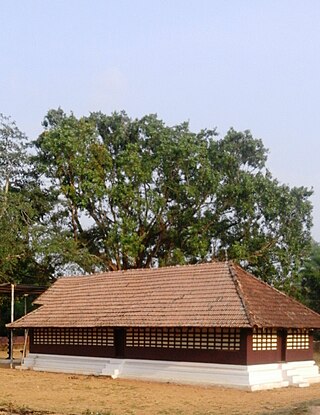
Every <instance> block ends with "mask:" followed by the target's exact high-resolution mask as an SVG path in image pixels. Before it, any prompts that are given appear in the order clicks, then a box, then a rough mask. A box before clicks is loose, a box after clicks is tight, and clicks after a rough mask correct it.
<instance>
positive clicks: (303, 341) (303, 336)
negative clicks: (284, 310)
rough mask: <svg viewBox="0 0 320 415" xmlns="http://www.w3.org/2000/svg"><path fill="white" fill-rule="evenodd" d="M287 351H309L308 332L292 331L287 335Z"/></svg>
mask: <svg viewBox="0 0 320 415" xmlns="http://www.w3.org/2000/svg"><path fill="white" fill-rule="evenodd" d="M287 349H288V350H294V349H309V333H308V330H302V329H291V330H288V334H287Z"/></svg>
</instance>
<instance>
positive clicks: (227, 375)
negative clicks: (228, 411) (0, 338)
mask: <svg viewBox="0 0 320 415" xmlns="http://www.w3.org/2000/svg"><path fill="white" fill-rule="evenodd" d="M23 368H25V369H33V370H39V371H48V372H64V373H77V374H86V375H104V376H111V377H112V378H124V379H141V380H155V381H158V382H159V381H160V382H161V381H163V382H173V383H187V384H199V385H223V386H228V387H235V388H243V389H249V390H252V391H255V390H262V389H273V388H281V387H285V386H289V385H294V386H300V387H304V386H308V385H309V384H310V383H314V382H320V375H319V368H318V366H317V365H316V364H315V362H314V361H313V360H308V361H303V362H290V363H271V364H262V365H248V366H245V365H226V364H216V363H194V362H172V361H161V360H138V359H113V358H95V357H81V356H64V355H45V354H33V353H30V354H29V355H28V357H27V358H26V359H25V361H24V364H23Z"/></svg>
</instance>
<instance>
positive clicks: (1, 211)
mask: <svg viewBox="0 0 320 415" xmlns="http://www.w3.org/2000/svg"><path fill="white" fill-rule="evenodd" d="M27 147H28V145H27V137H26V136H25V134H24V133H22V132H21V131H20V130H19V128H18V127H17V125H16V123H15V122H14V121H12V120H11V119H10V118H9V117H6V116H4V115H2V114H0V283H3V282H13V283H20V282H23V283H40V284H45V283H47V282H48V281H49V279H50V276H52V275H53V273H54V270H53V268H52V266H51V265H50V261H49V260H48V256H47V255H46V254H45V252H43V249H42V245H43V242H42V241H43V240H44V238H43V237H42V236H41V235H45V234H46V233H47V226H46V225H47V224H46V219H45V218H46V216H47V217H48V218H49V215H47V214H48V213H49V212H51V211H52V205H51V202H52V201H53V199H51V196H50V194H48V193H47V192H46V191H42V190H41V188H40V185H39V181H38V179H37V174H36V173H35V171H34V169H33V167H32V165H31V163H30V155H29V154H28V149H27ZM50 217H51V215H50Z"/></svg>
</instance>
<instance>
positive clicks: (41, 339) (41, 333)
mask: <svg viewBox="0 0 320 415" xmlns="http://www.w3.org/2000/svg"><path fill="white" fill-rule="evenodd" d="M33 343H34V344H61V345H72V346H113V345H114V339H113V329H111V328H104V327H103V328H100V327H98V328H70V329H69V328H63V329H62V328H40V329H34V334H33Z"/></svg>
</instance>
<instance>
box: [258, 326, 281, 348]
mask: <svg viewBox="0 0 320 415" xmlns="http://www.w3.org/2000/svg"><path fill="white" fill-rule="evenodd" d="M277 348H278V336H277V330H276V329H254V330H253V336H252V350H255V351H256V350H277Z"/></svg>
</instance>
